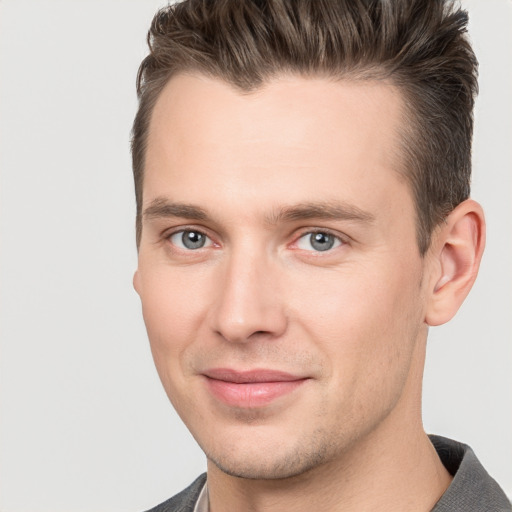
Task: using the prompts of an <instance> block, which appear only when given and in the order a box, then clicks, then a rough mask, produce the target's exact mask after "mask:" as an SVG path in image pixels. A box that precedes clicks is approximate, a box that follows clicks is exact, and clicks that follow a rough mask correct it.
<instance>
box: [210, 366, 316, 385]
mask: <svg viewBox="0 0 512 512" xmlns="http://www.w3.org/2000/svg"><path fill="white" fill-rule="evenodd" d="M203 375H205V376H206V377H208V378H210V379H215V380H222V381H225V382H234V383H236V384H249V383H256V382H292V381H295V380H303V379H304V378H306V377H301V376H298V375H293V374H291V373H288V372H283V371H280V370H269V369H263V368H261V369H260V368H258V369H254V370H243V371H240V370H233V369H231V368H211V369H209V370H206V371H205V372H203Z"/></svg>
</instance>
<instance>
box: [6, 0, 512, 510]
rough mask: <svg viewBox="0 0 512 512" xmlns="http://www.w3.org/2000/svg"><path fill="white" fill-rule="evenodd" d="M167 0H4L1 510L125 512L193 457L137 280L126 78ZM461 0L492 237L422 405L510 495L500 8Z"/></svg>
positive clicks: (130, 99) (447, 331) (437, 341)
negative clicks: (473, 64) (476, 70)
mask: <svg viewBox="0 0 512 512" xmlns="http://www.w3.org/2000/svg"><path fill="white" fill-rule="evenodd" d="M162 4H163V2H162V1H159V0H101V1H100V0H87V1H85V0H82V1H78V0H0V73H1V77H0V87H1V89H0V98H1V100H0V101H1V103H0V130H1V131H0V141H1V146H0V165H1V172H2V181H1V191H0V192H1V195H0V200H1V218H0V219H1V220H0V222H1V224H0V228H1V280H0V284H1V303H0V307H1V335H2V344H1V353H0V406H1V412H0V435H1V437H0V464H1V466H0V486H1V488H0V511H1V512H78V511H87V512H91V511H94V512H101V511H106V512H109V511H112V512H114V511H126V512H130V511H133V512H136V511H140V510H145V509H147V508H149V507H150V506H153V505H155V504H157V503H159V502H160V501H162V500H164V499H166V498H167V497H169V496H170V495H172V494H174V493H175V492H177V491H179V490H181V489H182V488H183V487H185V486H186V485H187V484H188V483H190V482H191V481H192V479H193V478H195V477H196V476H197V475H198V474H199V473H200V472H202V471H203V470H204V468H205V463H204V460H203V456H202V453H201V452H200V450H199V449H198V448H197V447H196V445H195V443H194V441H193V439H192V438H191V436H190V435H189V434H188V432H187V430H186V429H185V428H184V427H183V426H182V424H181V422H180V420H179V419H178V417H177V416H176V414H175V413H174V411H173V410H172V409H171V406H170V405H169V404H168V402H167V398H166V397H165V394H164V392H163V390H162V389H161V386H160V382H159V381H158V378H157V375H156V371H155V370H154V368H153V363H152V360H151V356H150V352H149V347H148V343H147V340H146V334H145V330H144V326H143V322H142V319H141V314H140V305H139V303H138V298H137V296H136V295H135V292H133V290H132V286H131V277H132V273H133V270H134V269H135V266H136V252H135V245H134V229H133V218H134V211H135V207H134V198H133V189H132V178H131V168H130V157H129V131H130V127H131V122H132V119H133V116H134V113H135V108H136V97H135V74H136V70H137V67H138V64H139V62H140V60H141V59H142V58H143V56H144V55H145V53H146V47H145V34H146V31H147V28H148V27H149V23H150V20H151V18H152V15H153V14H154V12H155V10H156V8H157V7H159V6H161V5H162ZM464 5H466V6H467V7H469V10H470V15H471V25H470V34H471V38H472V40H473V42H474V47H475V50H476V52H477V55H478V57H479V60H480V63H481V67H480V71H481V82H480V86H481V94H480V97H479V100H478V105H477V112H476V134H475V147H474V186H473V197H474V198H475V199H478V200H479V201H480V202H481V203H482V204H483V206H484V208H485V210H486V213H487V219H488V224H489V232H488V247H487V251H486V254H485V257H484V262H483V265H482V269H481V275H480V278H479V280H478V281H477V284H476V286H475V288H474V290H473V292H472V294H471V296H470V298H469V299H468V300H467V301H466V303H465V304H464V306H463V308H462V310H461V311H460V313H459V315H458V317H457V318H456V319H455V320H454V321H452V322H451V323H450V324H449V325H447V326H444V327H440V328H436V329H432V330H431V336H430V345H429V355H428V362H427V369H426V380H425V399H424V416H425V425H426V429H427V431H429V432H435V433H438V434H442V435H446V436H449V437H453V438H455V439H459V440H462V441H465V442H467V443H469V444H470V445H471V446H472V447H473V448H474V449H475V451H476V453H477V455H478V456H479V457H480V459H481V461H482V462H483V463H484V465H485V466H486V467H487V469H488V471H489V472H490V473H491V474H492V475H493V476H494V477H495V478H496V479H497V480H498V481H499V482H500V484H501V485H502V486H503V487H504V489H505V490H506V492H507V493H508V495H509V496H511V495H512V468H511V466H512V371H511V366H512V343H511V341H512V321H511V316H512V201H511V198H512V172H511V170H512V169H511V167H512V166H511V164H512V150H511V147H512V137H511V135H512V101H511V99H512V65H511V63H512V3H511V2H510V1H509V0H473V1H467V2H464Z"/></svg>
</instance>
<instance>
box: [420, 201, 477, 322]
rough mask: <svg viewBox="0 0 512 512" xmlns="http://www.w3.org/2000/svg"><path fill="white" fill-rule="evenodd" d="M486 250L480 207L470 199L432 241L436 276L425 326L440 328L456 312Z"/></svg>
mask: <svg viewBox="0 0 512 512" xmlns="http://www.w3.org/2000/svg"><path fill="white" fill-rule="evenodd" d="M484 246H485V220H484V214H483V211H482V207H481V206H480V205H479V204H478V203H477V202H476V201H473V200H472V199H468V200H466V201H464V202H462V203H461V204H459V205H458V206H457V207H456V208H455V209H454V210H453V211H452V212H451V213H450V215H448V217H447V219H446V223H445V224H444V225H443V226H442V227H441V228H440V229H439V231H438V233H437V234H436V239H435V241H434V240H433V247H432V250H433V251H434V254H433V258H434V263H435V268H436V272H435V273H433V274H432V280H431V283H430V287H431V292H430V299H429V302H428V306H427V311H426V316H425V322H426V323H427V324H428V325H431V326H434V325H441V324H444V323H446V322H448V321H449V320H450V319H451V318H452V317H453V316H454V315H455V313H456V312H457V310H458V309H459V307H460V306H461V304H462V303H463V302H464V299H465V298H466V296H467V295H468V293H469V291H470V290H471V287H472V286H473V283H474V282H475V279H476V276H477V274H478V268H479V266H480V260H481V258H482V253H483V250H484Z"/></svg>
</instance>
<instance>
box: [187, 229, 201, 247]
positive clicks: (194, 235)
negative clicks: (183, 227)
mask: <svg viewBox="0 0 512 512" xmlns="http://www.w3.org/2000/svg"><path fill="white" fill-rule="evenodd" d="M182 241H183V245H184V246H185V247H186V248H187V249H199V248H200V247H203V245H204V242H205V238H204V236H203V235H202V234H201V233H198V232H197V231H185V233H183V236H182Z"/></svg>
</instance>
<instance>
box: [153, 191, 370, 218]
mask: <svg viewBox="0 0 512 512" xmlns="http://www.w3.org/2000/svg"><path fill="white" fill-rule="evenodd" d="M143 217H144V218H145V219H155V218H166V217H180V218H184V219H191V220H200V221H206V220H208V219H209V216H208V214H207V212H206V211H205V210H204V209H203V208H200V207H199V206H195V205H192V204H187V203H175V202H170V201H168V200H167V199H165V198H162V197H158V198H156V199H154V200H153V201H151V203H150V204H149V205H148V206H147V207H146V208H145V209H144V212H143ZM308 219H323V220H327V219H328V220H349V221H357V222H361V223H372V222H373V221H374V220H375V216H374V215H373V214H371V213H369V212H367V211H364V210H362V209H360V208H359V207H357V206H355V205H351V204H346V203H339V202H319V203H299V204H297V205H293V206H283V207H282V208H279V209H277V210H276V211H275V212H272V213H271V214H269V215H266V216H265V221H266V223H267V224H270V225H275V224H279V223H280V222H294V221H300V220H308Z"/></svg>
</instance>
